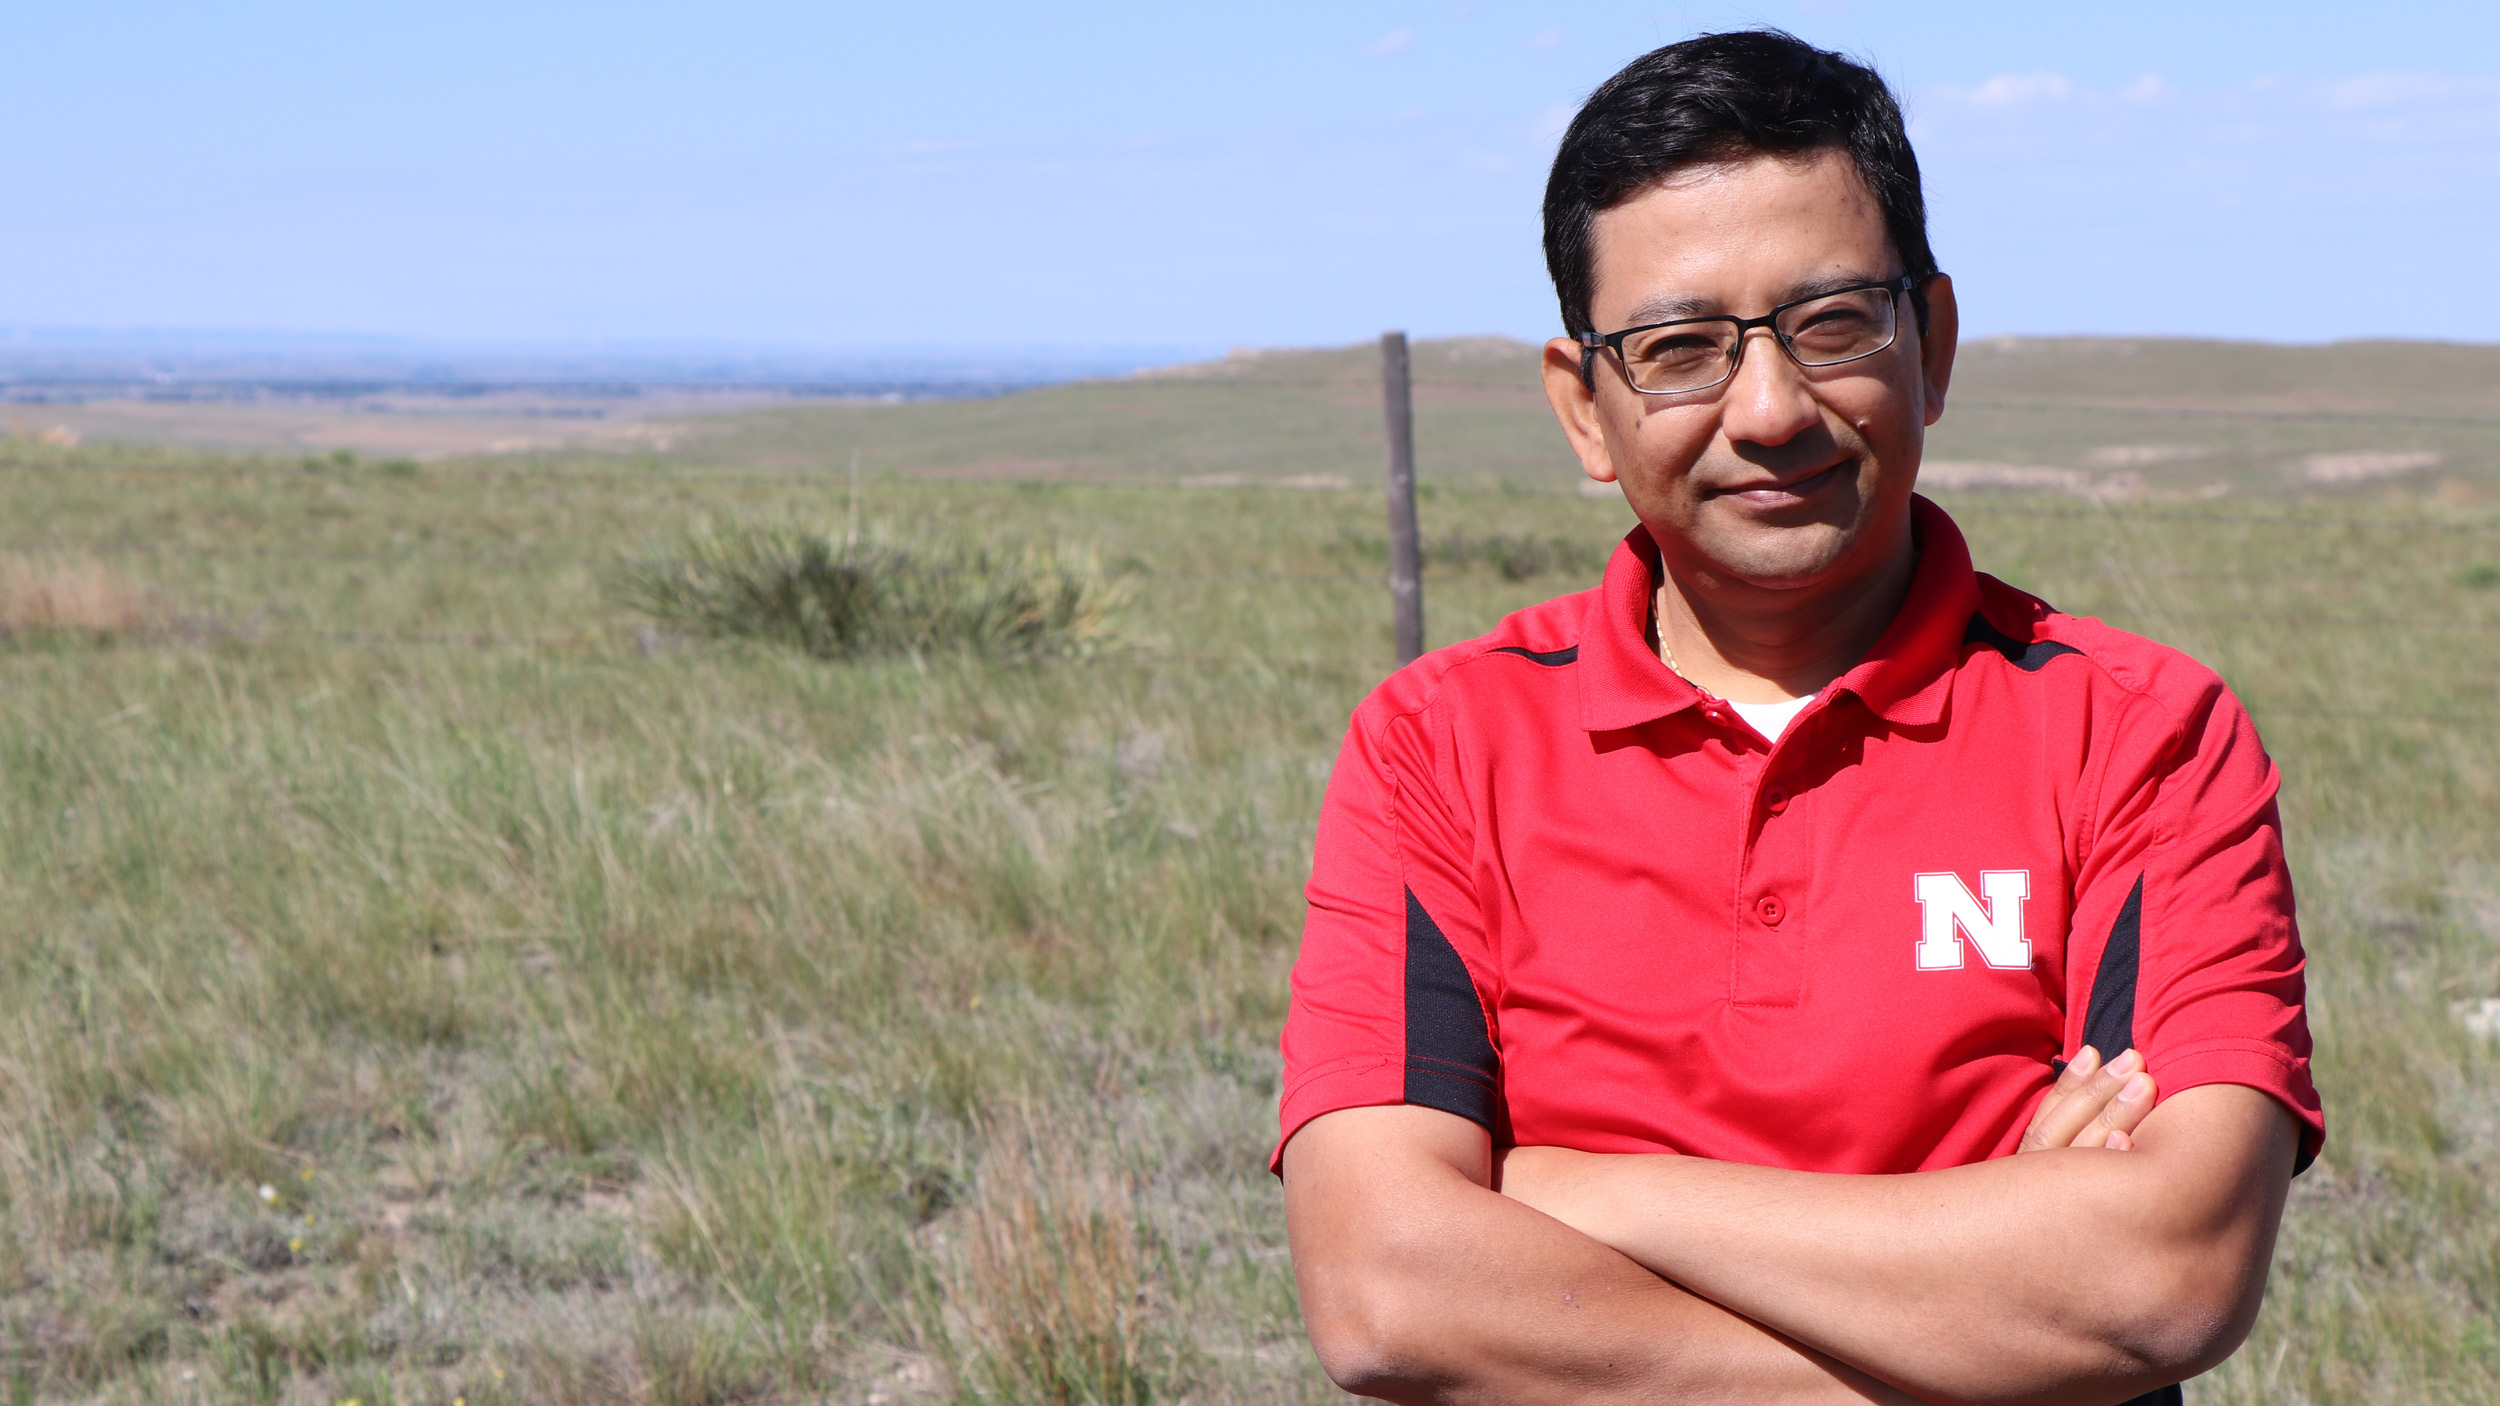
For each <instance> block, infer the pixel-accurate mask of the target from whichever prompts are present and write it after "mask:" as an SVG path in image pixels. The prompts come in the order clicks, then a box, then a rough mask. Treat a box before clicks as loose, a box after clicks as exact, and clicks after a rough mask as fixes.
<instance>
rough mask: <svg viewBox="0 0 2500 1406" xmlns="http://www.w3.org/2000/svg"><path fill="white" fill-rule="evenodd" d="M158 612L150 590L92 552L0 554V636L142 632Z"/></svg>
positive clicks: (107, 635)
mask: <svg viewBox="0 0 2500 1406" xmlns="http://www.w3.org/2000/svg"><path fill="white" fill-rule="evenodd" d="M158 615H159V611H158V609H157V602H156V599H155V594H154V592H152V591H150V590H149V589H148V588H147V587H146V586H145V585H142V584H141V583H139V582H136V581H133V580H131V579H130V578H129V577H127V576H124V575H123V574H121V573H120V572H118V571H115V570H114V569H113V568H111V567H109V566H106V565H105V564H104V563H102V562H100V561H97V560H95V559H94V558H92V557H84V556H56V557H45V558H37V557H22V556H9V557H0V639H7V638H10V637H12V636H16V635H42V634H62V635H86V636H89V637H91V638H95V639H111V638H114V637H116V636H122V635H137V634H144V633H147V632H148V631H150V630H153V629H154V628H155V627H156V625H157V623H158Z"/></svg>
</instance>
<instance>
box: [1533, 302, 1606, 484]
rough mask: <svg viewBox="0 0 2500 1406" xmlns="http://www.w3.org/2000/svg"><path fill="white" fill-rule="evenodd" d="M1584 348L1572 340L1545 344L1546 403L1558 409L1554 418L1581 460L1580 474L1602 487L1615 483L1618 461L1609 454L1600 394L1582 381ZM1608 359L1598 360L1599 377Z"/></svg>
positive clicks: (1561, 339) (1556, 339) (1565, 339)
mask: <svg viewBox="0 0 2500 1406" xmlns="http://www.w3.org/2000/svg"><path fill="white" fill-rule="evenodd" d="M1584 350H1585V349H1584V348H1582V347H1581V345H1580V344H1579V343H1578V342H1575V341H1573V340H1572V339H1570V338H1569V337H1556V338H1555V339H1554V340H1552V341H1550V342H1547V343H1546V344H1545V360H1544V363H1543V365H1542V368H1541V369H1542V370H1543V372H1544V375H1545V403H1546V404H1547V405H1550V406H1552V407H1553V408H1554V418H1555V419H1556V420H1558V421H1560V422H1562V431H1563V438H1565V439H1567V440H1569V441H1571V452H1572V453H1574V454H1577V455H1579V456H1580V471H1581V472H1583V473H1585V474H1587V475H1588V476H1589V477H1590V478H1593V479H1595V480H1597V481H1598V482H1599V483H1612V482H1614V481H1615V460H1614V456H1613V455H1612V454H1609V453H1608V452H1606V430H1605V427H1604V425H1602V424H1601V423H1599V421H1598V418H1597V392H1596V391H1595V390H1594V389H1592V388H1591V387H1590V385H1589V383H1588V382H1586V381H1583V380H1581V379H1580V366H1581V362H1582V359H1583V353H1584ZM1604 361H1605V358H1604V357H1603V356H1600V357H1599V358H1598V362H1599V365H1598V366H1597V374H1598V375H1600V376H1603V375H1605V374H1606V367H1605V365H1604V364H1603V363H1604Z"/></svg>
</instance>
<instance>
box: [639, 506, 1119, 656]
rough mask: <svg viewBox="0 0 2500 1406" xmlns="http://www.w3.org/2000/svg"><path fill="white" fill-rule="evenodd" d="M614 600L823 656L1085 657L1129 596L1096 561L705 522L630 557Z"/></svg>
mask: <svg viewBox="0 0 2500 1406" xmlns="http://www.w3.org/2000/svg"><path fill="white" fill-rule="evenodd" d="M609 584H610V590H611V593H612V594H613V595H614V596H615V597H616V598H617V599H618V600H619V601H621V602H622V603H624V604H625V605H627V606H630V607H632V608H633V609H635V610H638V611H640V612H642V613H643V614H645V615H648V616H650V617H651V618H652V619H654V620H656V621H658V622H659V623H661V624H663V625H666V626H669V627H671V628H673V629H679V630H684V631H686V632H688V633H690V634H698V635H709V636H712V637H715V638H720V639H750V640H758V641H762V642H765V643H768V644H775V645H780V646H783V647H786V648H790V649H796V650H799V651H801V652H803V653H806V654H809V655H812V656H814V657H816V658H818V659H854V658H862V657H866V656H871V655H879V654H925V653H936V652H939V651H944V650H966V651H969V652H972V653H976V654H981V655H986V656H990V657H995V658H1009V659H1032V658H1048V657H1070V656H1086V655H1091V654H1093V653H1096V652H1097V651H1100V650H1102V649H1105V648H1107V647H1110V646H1111V645H1113V644H1114V643H1116V640H1117V632H1116V629H1115V627H1114V624H1113V616H1114V614H1115V613H1116V612H1117V610H1118V608H1119V606H1120V605H1121V604H1122V603H1123V601H1124V600H1125V598H1126V590H1125V588H1124V587H1123V586H1122V585H1121V583H1119V582H1116V581H1113V580H1111V579H1110V578H1109V577H1107V576H1106V575H1104V573H1103V571H1102V568H1101V566H1100V565H1099V564H1098V563H1097V562H1095V561H1094V560H1093V558H1092V557H1091V556H1088V555H1082V554H1069V553H1064V552H1059V551H1054V550H1051V549H1048V548H1043V547H1035V546H1021V547H1006V548H991V547H963V546H925V545H922V546H913V545H901V544H895V543H877V544H873V545H857V546H854V545H849V544H846V543H845V542H843V541H842V540H840V539H839V538H837V537H835V536H833V535H831V534H828V533H824V532H818V531H813V530H809V529H804V528H796V527H773V526H766V527H735V528H714V527H712V526H709V525H704V526H699V527H696V528H694V529H693V530H691V531H689V532H687V533H686V534H684V535H683V536H681V537H679V538H678V539H677V540H675V541H674V542H671V543H668V544H666V545H665V546H663V547H661V548H658V549H656V550H653V551H650V552H647V553H645V554H644V555H643V556H641V557H639V558H637V559H635V560H633V561H630V562H628V563H626V564H625V565H624V566H623V567H621V568H620V569H619V570H617V571H616V572H615V573H614V574H613V576H612V577H611V578H610V583H609Z"/></svg>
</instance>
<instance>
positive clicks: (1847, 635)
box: [1656, 531, 1918, 703]
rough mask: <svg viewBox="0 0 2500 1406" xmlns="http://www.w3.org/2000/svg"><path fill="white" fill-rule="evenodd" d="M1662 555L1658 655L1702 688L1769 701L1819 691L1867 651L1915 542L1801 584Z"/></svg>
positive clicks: (1901, 585)
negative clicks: (1875, 561)
mask: <svg viewBox="0 0 2500 1406" xmlns="http://www.w3.org/2000/svg"><path fill="white" fill-rule="evenodd" d="M1660 560H1661V563H1662V564H1663V566H1664V567H1665V569H1664V570H1663V571H1662V572H1661V573H1660V574H1661V576H1662V577H1663V578H1664V579H1663V580H1661V581H1660V582H1659V585H1658V593H1657V600H1656V610H1657V622H1658V644H1659V655H1660V657H1661V658H1662V659H1664V660H1666V662H1667V663H1668V664H1669V665H1670V666H1671V667H1673V668H1674V669H1675V670H1676V672H1678V673H1680V674H1682V675H1683V676H1684V677H1685V679H1687V680H1688V681H1690V682H1691V683H1692V684H1693V685H1694V686H1696V687H1698V688H1700V689H1701V690H1702V691H1703V692H1706V693H1712V694H1716V695H1717V696H1719V697H1721V698H1728V699H1733V700H1735V701H1736V702H1739V703H1776V702H1780V701H1782V700H1784V699H1790V698H1803V697H1804V696H1806V695H1807V694H1809V693H1816V692H1819V691H1821V689H1822V688H1823V686H1824V685H1825V684H1828V683H1830V682H1831V681H1832V680H1834V679H1836V678H1839V677H1840V676H1841V675H1842V674H1845V673H1847V672H1849V670H1850V669H1851V668H1852V667H1854V666H1855V665H1856V664H1857V662H1858V661H1859V660H1861V659H1864V658H1865V657H1866V655H1867V651H1869V650H1871V649H1873V648H1874V647H1875V642H1876V641H1877V640H1879V639H1881V638H1883V635H1884V630H1885V629H1886V628H1887V627H1888V626H1890V625H1891V624H1892V619H1893V616H1895V615H1897V614H1899V613H1900V610H1901V602H1902V600H1903V599H1904V598H1905V597H1907V596H1908V595H1909V591H1910V578H1911V576H1912V575H1913V574H1915V572H1916V570H1917V567H1918V551H1917V548H1916V547H1915V546H1914V545H1913V544H1912V543H1911V541H1910V538H1909V534H1908V533H1907V532H1906V531H1904V532H1903V534H1902V538H1901V544H1900V547H1899V549H1898V550H1896V551H1894V552H1892V553H1890V554H1889V555H1888V556H1887V557H1886V559H1885V560H1884V562H1883V563H1882V565H1881V566H1880V567H1879V568H1878V569H1876V570H1874V571H1872V572H1868V573H1864V574H1862V575H1860V576H1858V577H1855V578H1852V579H1849V580H1846V581H1840V582H1833V583H1831V584H1830V585H1829V586H1825V587H1808V588H1802V589H1798V590H1770V589H1766V588H1764V587H1760V586H1754V585H1749V584H1747V583H1745V582H1742V581H1736V580H1732V579H1730V578H1728V577H1726V576H1724V575H1721V574H1719V573H1716V572H1714V571H1711V570H1710V569H1708V568H1706V567H1700V566H1692V565H1684V564H1679V563H1677V562H1676V561H1674V560H1673V559H1672V558H1670V557H1668V556H1666V555H1665V554H1664V553H1661V554H1660Z"/></svg>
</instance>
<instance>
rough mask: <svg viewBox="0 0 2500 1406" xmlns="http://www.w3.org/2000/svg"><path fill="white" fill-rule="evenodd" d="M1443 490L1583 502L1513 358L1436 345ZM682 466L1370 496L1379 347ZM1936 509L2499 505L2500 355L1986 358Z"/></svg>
mask: <svg viewBox="0 0 2500 1406" xmlns="http://www.w3.org/2000/svg"><path fill="white" fill-rule="evenodd" d="M1412 361H1413V368H1414V371H1413V374H1414V379H1415V414H1416V441H1417V457H1418V468H1419V472H1420V473H1421V474H1422V476H1423V477H1424V479H1425V481H1426V482H1432V481H1440V482H1448V483H1460V484H1494V483H1508V484H1517V485H1521V486H1536V487H1545V488H1552V489H1562V488H1569V487H1573V486H1575V485H1576V484H1577V483H1578V482H1579V481H1580V476H1579V470H1578V466H1577V465H1576V464H1575V463H1574V462H1573V461H1572V460H1571V458H1570V456H1569V455H1568V454H1567V453H1566V452H1565V450H1564V448H1563V444H1562V440H1561V436H1560V434H1559V432H1558V431H1557V430H1556V429H1555V427H1554V424H1553V420H1552V416H1551V414H1550V413H1549V412H1548V410H1547V409H1546V406H1545V401H1544V395H1543V392H1542V389H1541V388H1540V386H1539V383H1538V380H1537V365H1538V349H1537V348H1536V347H1535V346H1533V345H1530V344H1528V343H1524V342H1518V341H1512V340H1509V339H1506V338H1462V339H1452V340H1440V341H1427V342H1420V343H1417V344H1416V346H1415V347H1414V350H1413V357H1412ZM680 424H681V426H682V427H683V428H684V429H685V430H686V431H687V436H688V437H687V439H686V441H685V443H684V446H683V447H682V448H681V450H680V451H679V452H680V453H681V454H685V455H689V456H693V457H696V458H699V459H703V460H706V461H709V462H716V463H722V464H728V463H736V462H753V463H770V464H775V465H781V466H788V467H796V466H801V465H806V464H811V463H818V462H830V461H831V460H832V459H833V458H835V457H838V456H843V455H847V454H848V452H849V451H850V450H851V449H852V448H854V447H856V448H858V449H859V450H861V452H862V453H863V455H864V456H866V459H867V461H868V462H869V463H871V464H872V465H874V466H875V467H876V468H877V469H878V470H880V471H884V472H895V473H904V474H909V475H913V476H920V477H934V478H1077V479H1114V480H1125V479H1138V478H1148V479H1163V480H1170V481H1179V482H1194V483H1228V482H1244V483H1256V482H1278V483H1282V482H1291V483H1296V484H1304V485H1307V484H1311V483H1325V482H1344V483H1347V484H1358V483H1368V482H1374V481H1376V480H1377V477H1378V474H1379V472H1380V456H1381V453H1382V449H1381V445H1382V431H1381V419H1380V403H1379V356H1378V351H1377V348H1376V347H1374V346H1372V345H1370V344H1361V345H1357V346H1352V347H1337V348H1322V349H1312V350H1284V351H1260V352H1238V353H1235V354H1233V355H1231V356H1228V357H1226V358H1223V359H1221V360H1218V361H1211V362H1200V363H1192V364H1186V365H1180V366H1172V367H1165V368H1161V369H1158V370H1156V371H1152V372H1148V373H1141V374H1139V375H1135V376H1130V377H1124V378H1118V379H1110V380H1101V381H1088V382H1081V383H1076V384H1071V385H1064V386H1053V387H1048V388H1044V389H1039V390H1034V391H1029V392H1026V393H1023V394H1019V395H1014V396H1008V397H1002V398H999V399H995V400H985V401H977V402H962V403H954V404H947V405H922V406H910V405H906V406H893V407H861V406H827V405H790V406H783V407H774V408H768V409H762V410H756V411H752V412H747V413H743V414H739V415H734V416H721V417H717V418H713V419H708V420H704V421H686V422H680ZM1928 461H1929V466H1930V467H1929V470H1928V481H1929V482H1930V483H1931V484H1932V485H1933V486H1935V487H1938V488H1948V489H1950V488H1966V489H1988V488H2006V489H2032V490H2046V491H2054V492H2064V493H2076V494H2087V495H2105V496H2115V497H2125V496H2132V495H2137V494H2144V493H2153V494H2203V495H2219V494H2231V493H2239V494H2247V493H2277V492H2284V491H2297V492H2302V493H2332V492H2347V491H2352V490H2354V489H2355V488H2357V487H2365V486H2376V485H2384V484H2390V483H2393V484H2399V485H2422V486H2428V487H2431V488H2433V489H2439V487H2440V485H2448V487H2447V488H2446V489H2445V490H2444V491H2447V492H2450V493H2451V494H2456V493H2465V494H2474V493H2480V492H2483V491H2485V486H2487V485H2491V484H2494V483H2500V347H2495V346H2459V345H2445V344H2432V343H2413V342H2351V343H2341V344H2336V345H2331V346H2321V347H2287V346H2272V345H2264V344H2254V343H2241V342H2219V341H2190V340H2164V339H2107V338H2055V339H2051V338H2038V339H2016V338H1991V339H1988V340H1986V341H1982V342H1978V343H1974V344H1972V345H1970V346H1967V347H1965V348H1964V349H1963V353H1962V356H1961V358H1960V363H1959V366H1958V369H1957V371H1956V375H1955V381H1954V385H1953V388H1952V394H1951V397H1950V399H1949V402H1948V409H1947V413H1946V415H1945V417H1944V420H1943V421H1942V422H1941V423H1940V424H1939V425H1937V426H1936V428H1935V430H1934V431H1933V432H1932V433H1931V436H1930V439H1929V444H1928Z"/></svg>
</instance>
